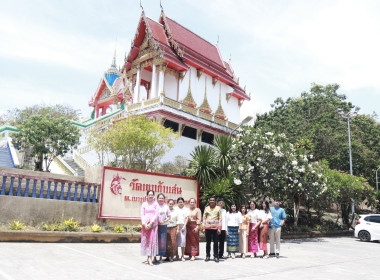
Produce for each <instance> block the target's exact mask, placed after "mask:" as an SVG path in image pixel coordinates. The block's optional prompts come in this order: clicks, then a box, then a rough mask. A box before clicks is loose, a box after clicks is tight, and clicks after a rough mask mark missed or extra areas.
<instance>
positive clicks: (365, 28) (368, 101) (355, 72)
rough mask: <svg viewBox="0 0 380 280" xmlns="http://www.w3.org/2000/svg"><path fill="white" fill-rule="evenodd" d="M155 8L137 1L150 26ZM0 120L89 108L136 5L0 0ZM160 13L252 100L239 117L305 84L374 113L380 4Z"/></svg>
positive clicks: (121, 47) (249, 4)
mask: <svg viewBox="0 0 380 280" xmlns="http://www.w3.org/2000/svg"><path fill="white" fill-rule="evenodd" d="M159 2H160V1H159V0H145V1H144V0H142V5H143V7H144V10H145V14H146V16H148V17H150V18H152V19H153V20H158V18H159V15H160V5H159ZM0 4H1V9H0V97H1V102H0V114H1V113H5V112H6V111H7V110H8V109H11V108H14V107H18V108H24V107H25V106H30V105H34V104H56V103H62V104H70V105H72V106H73V107H74V108H76V109H80V110H81V111H82V113H83V117H88V116H89V115H90V112H91V109H90V108H89V107H88V105H87V104H88V101H89V100H90V98H91V96H92V95H93V94H94V91H95V90H96V88H97V86H98V83H99V80H100V78H101V76H102V74H103V72H104V71H105V70H106V69H107V68H108V67H109V65H110V64H111V61H112V57H113V52H114V50H115V49H116V52H117V63H118V64H119V65H120V66H122V64H123V58H124V55H125V53H126V52H127V53H128V52H129V49H130V44H131V40H132V39H133V37H134V35H135V31H136V28H137V24H138V20H139V17H140V15H141V8H140V5H139V0H133V1H132V0H129V1H127V0H107V1H106V0H103V1H101V0H75V1H74V0H66V1H59V0H49V1H48V0H34V1H23V0H12V1H5V0H0ZM162 5H163V7H164V10H165V13H166V15H167V16H168V17H170V18H172V19H174V20H176V21H177V22H179V23H180V24H182V25H184V26H185V27H187V28H188V29H190V30H192V31H193V32H195V33H197V34H198V35H200V36H201V37H203V38H204V39H206V40H208V41H209V42H212V43H216V42H217V40H218V37H219V48H220V51H221V54H222V57H223V59H224V60H226V61H228V59H229V58H230V56H231V63H232V66H233V68H234V70H235V73H236V74H237V76H239V77H240V84H241V85H242V86H245V85H246V88H247V92H251V93H252V100H251V101H250V102H245V103H244V105H243V106H242V111H241V118H244V117H245V116H247V115H255V114H256V113H262V112H265V111H268V110H269V109H270V104H271V103H273V101H274V100H275V99H276V98H277V97H283V98H284V99H286V98H288V97H297V96H299V95H300V93H301V92H302V91H307V90H308V89H310V85H311V84H312V83H318V84H322V85H325V84H328V83H337V84H339V85H340V86H341V88H340V90H339V93H341V94H345V95H346V96H347V98H348V101H351V102H352V103H354V104H355V105H357V106H359V107H360V108H361V112H362V113H366V114H371V113H372V112H374V111H376V112H377V113H380V77H379V70H378V68H379V65H380V55H379V50H380V36H379V34H380V17H379V14H380V1H376V0H374V1H369V0H361V1H351V0H342V1H334V0H326V1H324V0H318V1H317V0H314V1H311V0H294V1H291V0H282V1H280V0H261V1H258V0H252V1H249V0H204V1H194V0H192V1H191V0H181V1H177V0H162Z"/></svg>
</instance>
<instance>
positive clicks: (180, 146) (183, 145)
mask: <svg viewBox="0 0 380 280" xmlns="http://www.w3.org/2000/svg"><path fill="white" fill-rule="evenodd" d="M173 144H174V147H173V148H172V149H171V150H170V151H169V152H167V153H166V154H165V155H164V156H163V158H162V159H161V163H165V162H174V159H175V157H176V156H183V157H185V158H186V159H188V160H190V159H191V156H190V154H191V153H192V152H193V151H194V149H195V147H196V146H198V145H206V146H209V144H207V143H204V142H201V141H198V140H195V139H191V138H187V137H183V136H181V137H179V138H178V139H176V140H174V141H173Z"/></svg>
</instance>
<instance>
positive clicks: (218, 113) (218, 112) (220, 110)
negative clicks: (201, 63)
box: [215, 83, 226, 119]
mask: <svg viewBox="0 0 380 280" xmlns="http://www.w3.org/2000/svg"><path fill="white" fill-rule="evenodd" d="M215 116H217V117H218V118H221V119H226V115H225V114H224V110H223V108H222V83H219V105H218V109H217V110H216V112H215Z"/></svg>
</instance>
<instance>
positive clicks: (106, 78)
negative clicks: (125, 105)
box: [89, 52, 124, 107]
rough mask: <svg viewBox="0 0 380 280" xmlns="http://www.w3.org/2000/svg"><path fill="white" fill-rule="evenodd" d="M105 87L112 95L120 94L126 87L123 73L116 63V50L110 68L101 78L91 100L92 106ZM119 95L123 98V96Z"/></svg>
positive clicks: (97, 100)
mask: <svg viewBox="0 0 380 280" xmlns="http://www.w3.org/2000/svg"><path fill="white" fill-rule="evenodd" d="M105 88H108V90H109V92H110V95H109V96H108V97H112V96H115V95H120V94H121V93H120V91H121V90H122V89H123V88H124V84H123V81H122V78H121V73H120V71H119V70H118V69H117V65H116V52H115V53H114V56H113V60H112V64H111V66H110V68H108V70H107V71H105V72H104V74H103V76H102V78H101V79H100V82H99V86H98V88H97V89H96V91H95V93H94V95H93V96H92V98H91V100H90V102H89V105H90V106H93V107H94V106H96V104H97V103H98V102H99V100H100V97H101V94H102V93H103V90H104V89H105ZM119 93H120V94H119ZM118 97H120V98H122V96H118Z"/></svg>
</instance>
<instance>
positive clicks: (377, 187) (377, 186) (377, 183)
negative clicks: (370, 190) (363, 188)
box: [376, 166, 380, 191]
mask: <svg viewBox="0 0 380 280" xmlns="http://www.w3.org/2000/svg"><path fill="white" fill-rule="evenodd" d="M379 169H380V166H379V168H377V169H376V191H378V190H379V179H378V177H377V171H379Z"/></svg>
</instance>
